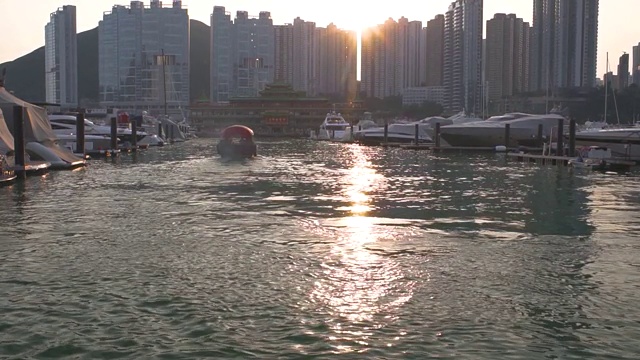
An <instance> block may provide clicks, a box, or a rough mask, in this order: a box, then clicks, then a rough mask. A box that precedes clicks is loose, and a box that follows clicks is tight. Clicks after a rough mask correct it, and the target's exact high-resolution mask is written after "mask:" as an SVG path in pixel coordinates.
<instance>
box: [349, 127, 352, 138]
mask: <svg viewBox="0 0 640 360" xmlns="http://www.w3.org/2000/svg"><path fill="white" fill-rule="evenodd" d="M349 131H351V138H350V140H353V125H351V130H349Z"/></svg>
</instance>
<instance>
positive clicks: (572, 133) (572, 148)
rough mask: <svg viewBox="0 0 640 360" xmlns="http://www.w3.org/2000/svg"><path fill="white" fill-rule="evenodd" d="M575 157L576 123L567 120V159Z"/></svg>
mask: <svg viewBox="0 0 640 360" xmlns="http://www.w3.org/2000/svg"><path fill="white" fill-rule="evenodd" d="M574 156H576V121H575V120H573V119H571V120H569V157H574Z"/></svg>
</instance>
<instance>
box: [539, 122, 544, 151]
mask: <svg viewBox="0 0 640 360" xmlns="http://www.w3.org/2000/svg"><path fill="white" fill-rule="evenodd" d="M543 131H544V127H543V126H542V124H538V146H539V147H543V145H544V141H543V140H542V135H543ZM542 154H543V155H544V151H543V152H542Z"/></svg>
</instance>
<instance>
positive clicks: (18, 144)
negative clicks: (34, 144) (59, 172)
mask: <svg viewBox="0 0 640 360" xmlns="http://www.w3.org/2000/svg"><path fill="white" fill-rule="evenodd" d="M23 114H24V109H23V107H22V106H17V105H16V106H14V107H13V148H14V149H13V151H14V153H15V168H16V170H15V172H16V175H17V176H18V178H19V179H24V178H26V177H27V172H26V171H25V170H26V161H25V160H26V159H25V151H26V149H25V145H26V144H25V142H24V118H23Z"/></svg>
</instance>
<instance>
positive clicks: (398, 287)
mask: <svg viewBox="0 0 640 360" xmlns="http://www.w3.org/2000/svg"><path fill="white" fill-rule="evenodd" d="M349 149H350V151H351V157H352V160H353V166H352V167H351V168H350V169H349V170H348V171H347V172H346V174H345V176H344V179H343V180H342V182H341V184H344V186H345V188H344V189H343V191H342V194H343V196H344V199H345V200H346V201H347V202H349V206H348V207H345V208H342V209H345V210H346V209H348V212H349V215H348V216H347V217H343V218H340V219H338V220H337V221H336V222H335V223H334V226H335V228H336V231H335V232H334V234H337V236H336V241H335V243H334V245H333V247H332V248H331V250H330V251H329V253H328V254H327V255H326V257H325V259H324V260H323V263H322V271H321V273H320V274H317V275H318V276H317V278H318V279H317V281H316V282H315V284H314V287H313V290H312V292H311V294H310V298H311V301H312V303H314V304H315V305H316V306H319V307H320V310H322V311H326V312H328V313H329V315H330V316H331V318H330V319H329V320H328V321H327V322H328V324H329V326H331V327H332V329H333V331H334V332H335V334H336V336H334V337H332V338H330V339H329V340H335V341H338V342H340V343H341V345H339V346H338V348H339V350H340V351H341V352H343V351H344V352H349V351H353V350H354V349H352V348H351V347H350V346H344V344H343V343H342V342H345V341H346V342H350V343H351V344H352V345H356V344H360V345H366V344H367V342H368V338H369V337H370V336H371V335H373V331H375V329H378V328H382V327H384V326H385V325H386V324H389V323H390V322H393V321H394V320H395V319H396V318H397V316H398V309H399V308H401V307H402V305H403V304H404V303H406V302H407V301H408V300H409V299H411V297H412V294H413V287H414V285H415V284H414V282H413V281H409V280H407V276H406V275H405V272H404V271H403V269H402V268H401V267H400V265H399V264H398V263H397V262H396V261H394V260H393V258H391V257H389V256H385V255H384V253H382V254H380V253H379V252H376V253H374V252H372V251H370V250H369V249H368V248H367V246H368V245H370V244H373V243H376V242H378V241H379V240H382V239H385V240H388V239H392V238H393V237H394V234H393V229H392V228H389V227H388V226H384V225H380V224H378V223H377V221H378V220H377V219H376V218H374V217H369V216H368V215H369V213H370V212H371V211H373V210H374V207H373V205H372V204H371V196H370V194H371V193H373V192H374V191H375V192H378V193H379V192H384V188H385V186H386V179H385V177H384V176H382V175H381V174H378V173H376V171H375V169H373V166H372V164H371V161H370V160H369V158H368V156H367V154H366V153H365V150H364V149H363V148H361V147H358V146H353V147H350V148H349Z"/></svg>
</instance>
